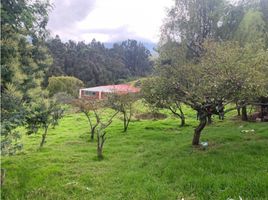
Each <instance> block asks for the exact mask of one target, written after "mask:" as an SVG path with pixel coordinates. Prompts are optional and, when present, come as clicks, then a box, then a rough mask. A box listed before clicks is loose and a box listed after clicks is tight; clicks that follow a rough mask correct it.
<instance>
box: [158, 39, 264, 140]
mask: <svg viewBox="0 0 268 200" xmlns="http://www.w3.org/2000/svg"><path fill="white" fill-rule="evenodd" d="M204 46H205V49H206V51H205V54H204V55H203V56H202V58H201V60H200V62H199V63H197V64H191V63H188V64H187V63H186V64H184V65H173V66H171V65H169V66H165V67H159V69H158V71H157V73H158V75H159V77H161V79H163V81H167V84H172V85H174V86H173V87H174V88H175V91H176V93H177V94H178V95H177V96H176V97H177V100H178V101H179V102H182V103H184V104H186V105H188V106H190V107H192V108H193V109H194V110H196V111H197V113H198V119H199V121H200V123H199V125H198V126H197V128H196V129H195V133H194V137H193V141H192V144H193V145H198V144H199V140H200V135H201V132H202V130H203V128H204V127H205V126H206V124H207V117H208V116H209V115H212V114H217V115H220V116H222V115H223V113H224V106H225V105H226V104H228V103H230V102H233V101H234V99H235V98H238V97H239V99H244V100H245V101H247V102H249V101H251V100H254V98H255V97H258V96H261V95H262V94H263V93H265V90H264V85H265V84H266V83H265V78H264V75H263V74H262V73H261V71H260V69H261V68H262V67H263V65H265V63H266V61H265V60H266V59H265V58H266V57H267V56H266V55H267V52H266V51H263V50H261V49H256V48H254V47H252V46H247V47H244V48H242V47H240V46H239V45H238V44H237V43H232V42H227V43H215V42H207V43H205V45H204Z"/></svg>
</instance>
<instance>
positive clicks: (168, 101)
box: [141, 77, 185, 126]
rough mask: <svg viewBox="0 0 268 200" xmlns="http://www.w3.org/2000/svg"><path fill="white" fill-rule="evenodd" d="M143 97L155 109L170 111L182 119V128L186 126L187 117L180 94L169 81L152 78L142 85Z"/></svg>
mask: <svg viewBox="0 0 268 200" xmlns="http://www.w3.org/2000/svg"><path fill="white" fill-rule="evenodd" d="M141 93H142V97H143V99H144V100H145V102H146V103H148V104H149V105H150V106H151V107H152V108H153V109H154V108H164V109H168V110H169V111H171V113H173V114H174V115H175V116H176V117H178V118H180V119H181V126H184V125H185V116H184V113H183V110H182V106H181V102H180V100H179V97H178V96H180V95H183V94H180V93H177V91H176V88H175V87H174V85H173V84H171V83H170V82H169V81H167V80H164V79H163V78H161V77H152V78H148V79H146V80H144V81H143V83H142V91H141Z"/></svg>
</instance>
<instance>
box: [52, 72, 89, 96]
mask: <svg viewBox="0 0 268 200" xmlns="http://www.w3.org/2000/svg"><path fill="white" fill-rule="evenodd" d="M83 86H84V84H83V82H82V81H81V80H79V79H78V78H75V77H72V76H57V77H56V76H52V77H50V78H49V79H48V86H47V90H48V91H49V94H50V96H53V95H55V94H57V93H59V92H66V93H67V94H70V95H72V96H73V97H77V96H78V94H79V89H81V88H82V87H83Z"/></svg>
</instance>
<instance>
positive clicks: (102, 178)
mask: <svg viewBox="0 0 268 200" xmlns="http://www.w3.org/2000/svg"><path fill="white" fill-rule="evenodd" d="M232 115H233V114H232ZM230 118H231V116H229V117H228V119H227V120H225V121H224V122H220V121H218V120H217V119H216V118H215V123H214V124H213V125H211V126H209V127H206V128H205V130H204V131H203V134H202V136H201V140H202V141H208V142H209V148H208V149H207V150H199V149H194V148H193V147H192V146H191V140H192V136H193V128H194V126H195V125H196V124H197V122H196V120H195V114H194V113H193V112H191V111H189V110H187V119H186V120H187V123H188V126H187V127H184V128H179V121H178V120H177V119H175V118H173V117H169V118H167V119H165V120H156V121H150V120H147V121H146V120H144V121H134V122H132V123H131V124H130V126H129V131H128V132H127V134H124V133H122V125H123V124H122V121H120V120H119V119H115V120H114V123H113V124H112V125H111V127H109V128H108V133H107V141H106V142H105V144H104V159H103V160H101V161H99V160H98V159H97V157H96V142H93V143H92V142H89V141H88V139H89V137H90V136H89V134H88V126H87V121H86V118H85V117H84V116H83V115H82V114H69V115H67V116H65V117H64V118H63V119H62V120H61V122H60V125H59V126H57V127H56V128H55V129H50V130H49V132H48V137H47V143H46V144H45V145H44V148H43V149H38V146H39V142H40V140H41V134H37V135H32V136H24V138H23V141H24V150H23V152H21V153H19V154H18V155H15V156H11V157H2V168H5V169H6V170H7V174H6V179H5V184H4V185H3V186H2V188H1V199H3V200H4V199H19V200H23V199H27V200H28V199H29V200H35V199H40V200H41V199H51V200H56V199H68V200H69V199H77V200H83V199H85V200H88V199H93V200H99V199H103V200H106V199H107V200H110V199H111V200H112V199H114V200H118V199H127V200H128V199H137V200H143V199H144V200H149V199H163V200H166V199H173V200H176V199H182V198H184V199H185V200H188V199H204V200H208V199H213V200H214V199H224V200H226V199H227V198H234V199H239V196H240V197H242V198H243V200H244V199H257V200H259V199H268V124H267V123H242V122H240V121H239V120H230ZM244 129H255V132H256V133H255V134H251V133H241V130H244Z"/></svg>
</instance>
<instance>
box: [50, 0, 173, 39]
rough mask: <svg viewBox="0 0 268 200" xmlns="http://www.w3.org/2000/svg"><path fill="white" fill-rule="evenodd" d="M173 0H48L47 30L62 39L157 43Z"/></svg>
mask: <svg viewBox="0 0 268 200" xmlns="http://www.w3.org/2000/svg"><path fill="white" fill-rule="evenodd" d="M173 1H174V0H52V4H53V10H52V11H51V12H50V14H49V22H48V29H49V30H50V32H51V33H52V36H55V35H56V34H57V35H59V36H60V38H61V39H62V40H64V41H67V40H70V39H71V40H74V41H85V42H90V41H92V39H93V38H95V39H96V40H97V41H101V42H118V41H122V40H126V39H135V40H138V41H143V42H152V43H157V42H158V40H159V33H160V26H161V25H162V23H163V20H164V18H165V16H166V10H167V8H170V7H171V6H172V4H173V3H174V2H173Z"/></svg>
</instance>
